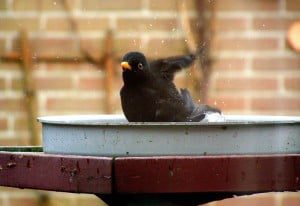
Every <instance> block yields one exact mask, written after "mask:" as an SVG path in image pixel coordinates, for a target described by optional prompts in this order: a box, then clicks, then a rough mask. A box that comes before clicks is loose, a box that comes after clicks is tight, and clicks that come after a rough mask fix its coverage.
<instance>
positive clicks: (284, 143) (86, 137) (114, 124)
mask: <svg viewBox="0 0 300 206" xmlns="http://www.w3.org/2000/svg"><path fill="white" fill-rule="evenodd" d="M38 120H39V121H40V122H41V123H42V127H43V146H44V152H46V153H59V154H80V155H96V156H154V155H222V154H227V155H228V154H273V153H300V117H293V116H245V115H243V116H239V115H224V116H219V115H218V116H214V115H211V116H209V117H208V118H207V119H206V120H205V121H203V122H176V123H175V122H163V123H158V122H151V123H150V122H130V123H129V122H127V121H126V119H125V118H124V116H122V115H73V116H70V115H69V116H49V117H40V118H38Z"/></svg>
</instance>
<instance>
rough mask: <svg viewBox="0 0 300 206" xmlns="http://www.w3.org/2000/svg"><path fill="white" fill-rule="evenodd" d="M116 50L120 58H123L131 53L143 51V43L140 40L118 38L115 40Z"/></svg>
mask: <svg viewBox="0 0 300 206" xmlns="http://www.w3.org/2000/svg"><path fill="white" fill-rule="evenodd" d="M114 44H115V50H116V55H117V56H118V57H122V56H123V55H124V54H125V53H127V52H129V51H136V50H141V46H142V42H141V39H140V38H132V39H131V38H120V39H119V38H117V39H115V43H114Z"/></svg>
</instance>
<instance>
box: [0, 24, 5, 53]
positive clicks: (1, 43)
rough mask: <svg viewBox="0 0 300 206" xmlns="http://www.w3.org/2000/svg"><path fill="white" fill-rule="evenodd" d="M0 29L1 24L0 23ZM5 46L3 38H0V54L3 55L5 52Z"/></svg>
mask: <svg viewBox="0 0 300 206" xmlns="http://www.w3.org/2000/svg"><path fill="white" fill-rule="evenodd" d="M0 27H1V23H0ZM0 30H1V29H0ZM5 44H6V40H5V39H4V38H1V39H0V54H4V53H5V52H6V48H5Z"/></svg>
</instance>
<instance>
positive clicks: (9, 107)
mask: <svg viewBox="0 0 300 206" xmlns="http://www.w3.org/2000/svg"><path fill="white" fill-rule="evenodd" d="M0 108H1V109H2V110H6V111H22V110H24V109H25V100H24V99H23V98H5V99H4V98H1V99H0Z"/></svg>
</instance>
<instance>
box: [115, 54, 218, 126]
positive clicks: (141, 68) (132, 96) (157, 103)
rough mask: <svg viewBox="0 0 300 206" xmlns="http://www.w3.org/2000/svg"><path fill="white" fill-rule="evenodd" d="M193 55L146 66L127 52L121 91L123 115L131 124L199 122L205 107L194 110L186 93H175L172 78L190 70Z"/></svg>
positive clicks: (171, 58) (145, 60) (137, 56)
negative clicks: (184, 69) (176, 74)
mask: <svg viewBox="0 0 300 206" xmlns="http://www.w3.org/2000/svg"><path fill="white" fill-rule="evenodd" d="M194 60H195V56H194V55H182V56H176V57H169V58H166V59H159V60H156V61H153V62H151V63H148V61H147V59H146V57H145V56H144V55H143V54H142V53H140V52H129V53H127V54H126V55H125V56H124V57H123V60H122V63H121V67H122V69H123V74H122V75H123V81H124V86H123V87H122V89H121V91H120V96H121V103H122V109H123V112H124V114H125V116H126V118H127V120H128V121H130V122H185V121H201V120H202V119H203V118H204V117H205V114H206V112H208V111H216V112H220V111H219V110H218V109H215V108H211V107H209V106H207V105H203V106H199V107H198V106H196V105H195V104H194V103H193V101H192V98H191V96H190V94H189V92H188V91H187V90H186V89H181V90H180V92H179V91H178V90H177V88H176V86H175V85H174V83H173V79H174V74H175V73H176V72H177V71H179V70H181V69H182V68H186V67H188V66H190V65H191V64H192V63H193V62H194Z"/></svg>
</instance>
